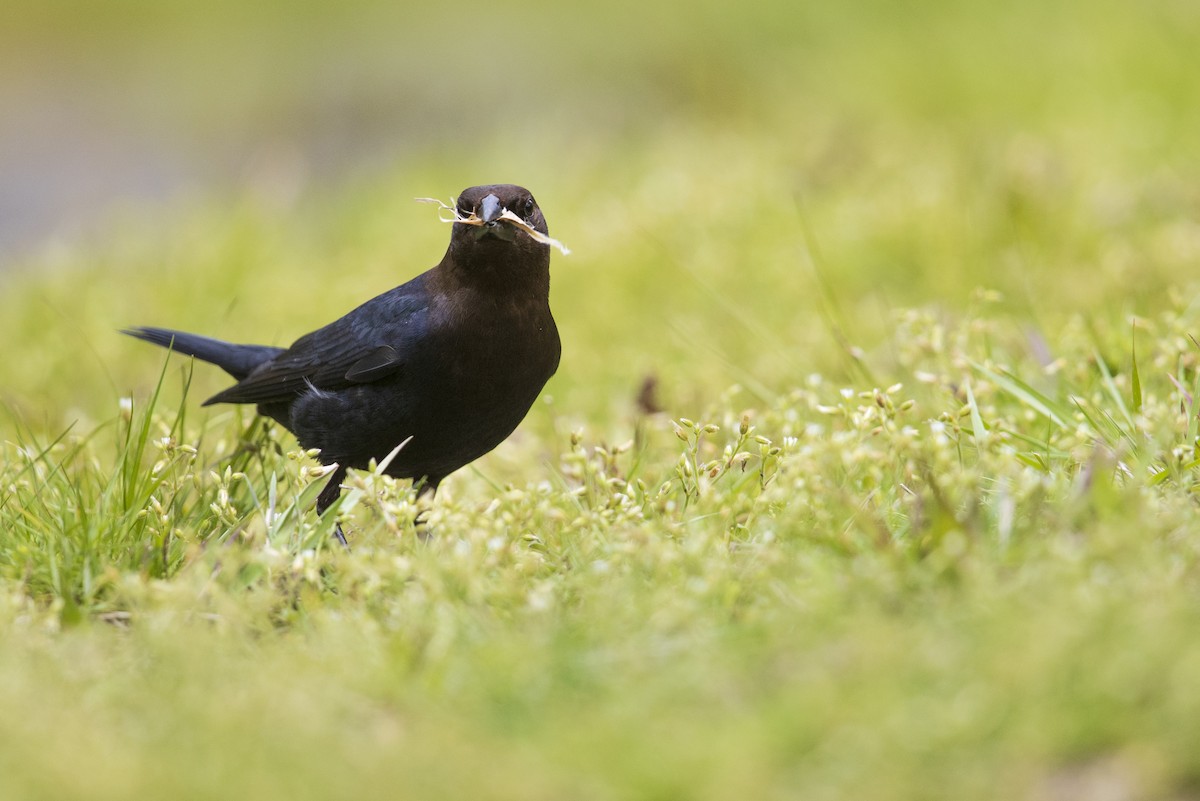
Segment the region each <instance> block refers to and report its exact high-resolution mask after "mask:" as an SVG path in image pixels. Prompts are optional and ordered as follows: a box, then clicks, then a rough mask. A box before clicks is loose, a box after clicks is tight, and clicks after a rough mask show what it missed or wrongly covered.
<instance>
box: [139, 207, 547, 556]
mask: <svg viewBox="0 0 1200 801" xmlns="http://www.w3.org/2000/svg"><path fill="white" fill-rule="evenodd" d="M455 217H456V222H455V223H454V225H453V229H452V231H451V233H450V246H449V248H447V250H446V255H445V256H443V257H442V260H441V262H439V263H438V265H437V266H436V267H434V268H433V269H431V270H429V271H428V272H426V273H423V274H422V275H419V276H417V277H416V278H414V279H412V280H411V281H409V282H408V283H406V284H403V285H402V286H399V287H396V288H395V289H392V290H390V291H388V292H385V293H383V294H382V295H379V296H378V297H376V298H373V299H371V300H369V301H367V302H366V303H364V304H363V305H361V306H359V307H358V308H357V309H355V310H354V311H352V312H350V313H349V314H347V315H346V316H345V317H342V318H341V319H339V320H336V321H334V322H332V323H330V324H329V325H327V326H325V327H324V328H321V329H318V330H316V331H314V332H312V333H311V334H307V335H305V336H303V337H300V339H298V340H296V341H295V343H293V344H292V346H291V347H290V348H286V349H285V348H276V347H270V346H266V345H234V344H230V343H227V342H221V341H219V340H216V339H209V338H208V337H203V336H197V335H195V334H187V333H183V332H180V331H171V330H168V329H164V328H131V329H128V330H126V331H125V332H124V333H126V334H129V335H131V336H134V337H137V338H138V339H144V340H146V341H147V342H153V343H155V344H157V345H162V346H164V347H171V348H173V349H174V350H176V351H178V352H180V353H186V354H188V355H191V356H195V357H196V358H197V359H201V360H203V361H206V362H211V363H213V364H215V365H217V366H218V367H221V368H222V369H224V370H225V371H226V372H227V373H229V374H230V375H232V376H233V377H234V378H236V379H237V380H238V383H236V384H235V385H233V386H232V387H230V388H229V389H226V390H224V391H222V392H219V393H217V394H216V395H214V396H213V397H211V398H209V399H208V400H207V401H205V402H204V403H205V405H206V406H207V405H209V404H213V403H254V404H257V406H258V412H259V414H263V415H266V416H268V417H271V418H273V419H274V420H276V421H278V422H279V423H280V424H281V425H283V426H284V428H287V429H288V430H289V431H291V432H292V433H294V434H295V435H296V439H297V440H299V442H300V444H301V446H303V447H304V448H319V449H320V457H319V458H320V460H321V462H322V464H326V465H332V464H336V465H337V468H336V469H335V470H334V471H333V473H332V475H331V476H330V478H329V483H328V484H327V485H326V487H325V489H324V490H322V491H321V494H320V496H319V497H318V499H317V512H318V514H319V513H322V512H324V511H325V510H326V509H328V508H329V506H330V505H332V504H333V502H334V501H335V500H337V498H338V497H339V495H340V494H341V482H342V480H343V478H344V477H345V475H346V468H348V467H353V468H357V469H362V468H365V467H367V464H368V462H369V461H370V460H372V459H375V460H377V461H382V460H383V459H384V458H385V457H386V456H388V455H389V454H390V453H391V452H392V451H393V450H394V449H395V448H396V447H397V446H398V445H400V444H401V443H405V444H404V446H403V447H402V448H401V449H400V450H399V452H398V453H396V455H395V457H394V458H393V459H392V461H391V463H390V464H389V465H388V466H387V470H386V472H387V474H388V475H391V476H395V477H397V478H411V479H414V480H417V481H422V480H423V481H424V484H423V485H422V488H421V492H422V493H425V492H429V493H432V492H434V491H435V490H436V489H437V486H438V483H439V482H440V481H441V480H442V479H443V478H445V477H446V476H447V475H449V474H450V473H452V472H454V471H455V470H457V469H458V468H460V467H462V466H463V465H465V464H467V463H469V462H471V461H474V460H475V459H478V458H479V457H480V456H483V455H484V454H485V453H487V452H488V451H490V450H492V449H493V448H495V447H496V446H497V445H499V444H500V443H501V442H502V441H503V440H504V439H505V437H507V436H508V435H509V434H510V433H512V431H513V429H515V428H516V427H517V424H518V423H520V422H521V420H522V419H523V418H524V417H525V414H526V412H528V411H529V408H530V406H532V404H533V402H534V400H536V399H537V397H538V394H539V393H540V392H541V391H542V387H543V386H545V384H546V381H547V380H548V379H549V378H550V376H552V375H554V371H555V370H556V369H557V368H558V361H559V356H560V353H561V346H560V344H559V339H558V329H557V328H556V327H555V325H554V318H553V317H552V316H551V315H550V298H549V295H550V246H549V245H548V244H545V242H546V241H547V237H546V234H547V233H548V231H547V228H546V220H545V218H544V217H543V216H542V212H541V209H539V208H538V205H537V203H536V202H535V201H534V199H533V195H531V194H530V193H529V191H528V190H526V189H523V188H521V187H519V186H511V185H506V184H501V185H493V186H475V187H471V188H470V189H466V190H464V191H463V192H462V194H460V195H459V197H458V202H457V206H456V209H455ZM517 218H519V221H518V219H517ZM464 220H466V222H464ZM527 228H528V229H532V230H533V231H536V232H538V233H540V234H541V236H537V235H536V234H532V233H530V232H529V231H528V230H526V229H527ZM338 536H339V538H340V536H341V532H340V530H339V531H338Z"/></svg>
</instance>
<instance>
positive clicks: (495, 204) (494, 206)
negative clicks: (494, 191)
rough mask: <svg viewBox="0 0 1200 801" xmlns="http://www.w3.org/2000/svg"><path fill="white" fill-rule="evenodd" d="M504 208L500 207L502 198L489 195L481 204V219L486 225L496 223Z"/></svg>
mask: <svg viewBox="0 0 1200 801" xmlns="http://www.w3.org/2000/svg"><path fill="white" fill-rule="evenodd" d="M502 211H504V208H503V207H502V206H501V205H500V198H498V197H496V196H495V195H488V196H487V197H485V198H484V199H483V202H482V203H480V204H479V219H481V220H483V222H484V224H485V225H486V224H487V223H490V222H494V221H495V220H496V218H497V217H499V216H500V212H502Z"/></svg>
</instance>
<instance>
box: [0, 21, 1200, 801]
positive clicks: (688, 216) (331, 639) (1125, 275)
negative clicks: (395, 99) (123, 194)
mask: <svg viewBox="0 0 1200 801" xmlns="http://www.w3.org/2000/svg"><path fill="white" fill-rule="evenodd" d="M626 6H628V7H626ZM113 7H114V8H115V9H117V11H114V12H112V14H111V15H108V16H105V17H104V18H103V19H96V18H93V17H91V16H89V15H91V14H94V13H95V12H94V10H92V7H91V6H90V5H89V4H84V3H64V4H63V8H65V9H67V10H68V11H67V12H64V13H70V14H74V15H75V17H76V19H77V21H78V24H79V30H80V31H83V30H87V31H92V33H91V34H87V35H85V34H83V33H76V34H74V35H70V34H66V33H63V32H62V31H61V30H59V29H58V28H57V27H56V26H55V25H54V24H53V20H52V19H51V18H50V16H49V15H48V14H47V12H46V11H45V10H44V9H43V8H42V7H40V6H36V7H35V6H29V7H28V8H24V7H22V8H21V9H18V10H15V11H16V12H17V13H14V14H13V19H14V20H15V21H14V22H13V23H12V25H10V26H9V31H10V33H9V34H3V35H8V36H11V38H12V40H13V41H16V40H17V39H18V38H20V37H21V36H25V35H28V36H29V37H34V38H33V39H32V41H38V39H37V37H43V39H44V40H46V41H53V42H58V43H59V44H62V43H64V42H65V43H67V44H70V45H71V46H72V47H71V48H67V47H66V45H63V47H62V50H63V52H66V51H67V50H70V52H72V53H75V54H77V55H78V54H79V53H82V54H83V55H79V56H78V58H80V59H81V63H82V61H86V60H87V59H89V58H93V57H94V58H96V59H98V60H99V61H102V62H104V63H106V64H107V65H108V66H107V68H106V69H108V70H109V72H108V73H105V74H107V75H109V76H110V77H109V78H108V79H107V80H110V81H111V86H112V87H120V86H126V85H127V86H130V87H131V89H130V93H131V94H132V95H133V96H136V97H142V96H143V95H144V96H145V97H147V98H150V97H153V96H154V94H153V92H154V91H155V84H154V81H156V80H161V81H163V85H164V86H166V87H168V88H170V89H171V92H169V93H168V94H167V95H164V101H163V105H162V108H164V109H166V110H167V112H169V113H170V114H174V115H176V116H175V117H173V118H172V119H174V124H179V125H180V126H181V127H182V128H186V129H187V130H189V131H192V132H193V133H194V134H195V136H197V137H198V138H200V139H202V138H203V137H202V136H201V134H199V133H195V132H196V131H203V130H204V128H203V125H204V124H214V123H211V120H213V119H218V118H219V119H232V120H234V121H235V122H237V124H239V125H243V124H244V125H245V126H246V129H247V130H254V131H259V132H260V133H261V132H263V131H265V132H266V133H265V134H263V135H264V136H266V137H267V138H269V137H271V136H275V135H277V134H278V131H280V130H287V122H288V120H290V119H293V118H294V117H297V116H303V109H304V105H303V102H302V101H303V99H304V98H305V97H308V96H309V95H310V94H312V93H313V92H318V91H322V92H332V93H334V94H336V92H337V89H336V82H335V81H334V80H333V79H332V78H330V79H329V81H328V82H326V83H325V84H320V83H319V82H317V83H316V84H314V82H313V79H314V75H315V74H316V73H317V72H318V70H317V67H316V66H313V65H314V64H315V63H316V62H314V61H312V59H314V58H315V56H313V55H312V53H313V52H317V51H320V48H319V47H317V45H318V44H324V46H325V47H326V48H327V49H330V50H334V49H337V47H341V46H350V45H352V44H353V45H357V46H358V49H357V50H354V51H353V52H352V53H351V54H350V55H349V56H347V57H346V58H347V59H348V61H346V64H347V65H349V66H347V68H346V70H345V75H344V76H343V77H345V78H346V80H347V81H348V82H349V84H348V85H350V86H352V87H355V88H354V91H356V92H361V93H362V95H361V96H362V97H363V98H367V100H370V99H372V98H377V97H378V96H380V95H384V96H389V97H390V96H391V95H390V94H389V93H390V92H392V91H393V89H394V88H395V86H397V85H401V84H402V85H403V87H407V90H411V92H410V95H406V97H410V96H411V97H415V98H416V100H414V101H413V102H414V104H415V105H413V106H412V107H411V114H410V115H409V116H410V117H411V118H412V119H413V120H414V123H413V131H412V132H410V135H408V138H406V139H405V141H406V143H407V145H406V149H405V150H404V151H403V152H398V153H396V154H395V155H394V156H393V157H392V158H390V159H389V160H387V161H386V162H384V163H383V164H382V166H378V167H377V168H373V169H370V170H365V171H361V172H358V173H355V174H354V176H353V177H352V178H350V179H346V180H342V181H332V180H329V181H321V180H318V179H315V178H314V179H312V180H310V181H307V182H305V181H300V182H299V183H298V184H297V183H296V181H294V180H293V179H295V178H296V176H295V175H293V174H292V173H289V172H288V171H287V170H286V169H282V168H281V169H282V172H281V171H280V170H279V169H274V168H272V169H268V170H265V171H263V172H261V173H254V175H252V176H251V179H248V180H247V181H246V182H245V183H237V182H234V188H232V189H218V190H213V191H208V192H195V193H191V194H186V195H184V196H181V197H179V198H177V199H173V200H171V201H170V202H168V203H163V204H156V205H155V206H154V207H150V206H148V205H147V206H137V205H130V206H127V207H126V208H124V209H123V210H121V211H119V212H116V213H113V214H111V215H109V216H107V217H105V218H104V222H103V225H102V226H100V227H99V228H98V229H96V230H93V231H92V232H91V233H90V234H88V235H87V236H83V237H78V238H74V239H70V240H63V241H60V242H58V243H55V244H53V245H46V246H45V247H40V248H34V249H33V250H31V251H28V252H27V253H26V255H24V256H23V257H22V258H21V259H20V260H19V261H18V262H17V263H15V264H13V265H11V266H10V267H9V268H8V269H7V270H6V272H5V273H4V274H2V275H0V339H2V340H3V342H4V343H5V348H4V358H3V359H0V442H2V445H0V448H2V450H0V798H5V799H43V798H44V799H65V798H87V799H109V798H111V799H125V798H167V797H171V798H180V799H192V798H196V799H201V798H214V799H215V798H237V797H243V798H255V799H275V798H279V799H307V798H342V797H347V796H351V795H353V796H355V797H359V798H413V799H439V798H445V799H465V798H482V799H522V801H530V800H532V799H547V800H549V799H581V801H582V800H587V799H596V800H597V801H599V800H601V799H617V798H642V799H664V800H665V799H677V798H678V799H693V798H695V799H734V798H748V799H749V798H754V799H806V800H807V799H841V798H863V799H943V798H944V799H1014V798H1020V799H1075V798H1089V799H1118V800H1122V799H1143V798H1149V799H1172V800H1176V801H1183V800H1184V799H1196V798H1200V747H1197V743H1200V637H1197V632H1198V631H1200V525H1198V519H1197V512H1198V507H1197V498H1196V492H1197V488H1198V487H1200V483H1198V479H1200V473H1198V470H1200V452H1198V451H1197V441H1198V439H1197V438H1198V434H1200V417H1198V412H1200V343H1198V342H1197V338H1200V280H1198V276H1200V136H1197V135H1196V131H1197V130H1200V71H1197V70H1196V69H1195V68H1194V66H1195V65H1194V54H1195V52H1196V51H1197V47H1200V14H1198V13H1197V10H1196V7H1195V6H1194V5H1193V4H1191V3H1187V2H1169V1H1168V0H1155V1H1154V2H1149V3H1143V4H1125V3H1117V2H1115V1H1110V0H1099V2H1083V0H1051V2H1033V0H1029V2H1017V3H1010V4H985V3H972V2H966V0H963V1H962V2H954V1H953V0H938V1H937V2H934V1H933V0H931V1H930V2H920V3H915V4H911V6H910V7H908V8H905V9H904V10H903V11H901V10H900V8H899V6H895V5H894V4H891V3H885V2H882V0H880V1H879V2H862V3H857V4H852V5H851V4H847V5H844V6H841V5H839V4H828V3H794V2H786V3H785V2H768V3H763V4H758V5H756V7H754V8H746V9H742V10H734V9H732V8H726V7H725V4H716V3H712V4H705V3H701V4H700V5H698V6H697V5H695V4H687V5H684V4H665V5H664V4H660V5H657V6H655V5H645V4H639V5H638V6H633V5H632V4H621V3H617V4H608V5H605V6H603V7H594V8H588V9H584V10H576V11H570V12H568V11H566V10H564V9H565V8H567V7H566V6H563V7H562V8H560V7H559V6H558V5H551V4H544V5H543V4H539V3H533V4H525V5H523V6H522V7H521V8H514V9H511V10H505V9H500V10H493V11H484V10H471V11H469V13H468V11H467V10H464V9H462V8H460V7H455V8H454V9H453V10H452V13H451V10H444V11H439V10H435V9H426V10H423V11H413V12H411V13H412V18H411V19H406V18H404V17H403V16H402V15H399V14H397V12H396V11H394V10H392V9H391V8H390V6H387V5H385V4H382V3H371V2H361V3H358V4H355V5H353V6H351V7H350V10H349V11H344V12H340V13H339V14H335V15H332V17H331V18H329V19H326V15H328V14H329V12H327V11H325V10H323V7H321V6H319V5H318V4H299V5H297V6H296V9H297V10H295V11H294V13H293V10H292V9H293V7H292V6H291V5H288V6H286V7H285V6H284V5H283V4H281V3H278V4H277V3H266V4H260V5H258V6H255V8H256V9H258V10H255V11H249V10H245V11H239V10H238V9H240V8H241V6H240V5H236V4H233V3H216V4H215V5H213V6H206V7H205V9H206V10H205V11H200V10H198V9H190V8H188V7H186V6H185V5H184V4H179V5H172V4H163V5H162V6H161V7H159V6H156V8H160V9H161V11H160V12H159V13H157V14H153V15H148V16H147V15H144V14H142V12H144V11H146V9H147V8H148V6H146V7H144V6H143V5H142V4H140V3H138V2H133V0H122V2H119V3H116V4H114V6H113ZM209 14H212V15H215V16H213V17H212V18H210V17H209ZM471 14H475V15H477V18H476V19H475V21H474V22H473V23H471V24H468V19H469V18H470V17H471ZM201 21H203V24H201ZM277 23H278V25H277ZM222 24H229V25H233V26H235V30H237V31H238V32H239V35H238V36H236V37H224V35H223V33H222V31H224V28H223V27H222ZM268 31H270V32H273V33H275V34H277V35H278V37H279V41H273V40H271V41H270V47H269V48H268V46H267V45H265V44H262V43H263V42H266V41H268V39H267V38H265V37H266V36H267V32H268ZM14 32H15V33H14ZM3 35H0V36H3ZM497 36H503V37H506V41H508V42H510V43H511V45H512V47H511V52H510V51H505V50H502V49H497V48H494V47H492V46H491V45H492V42H493V38H494V37H497ZM54 37H61V38H54ZM218 40H220V41H221V42H222V43H223V49H221V50H220V51H219V54H215V51H214V52H210V50H209V49H208V48H207V47H206V45H208V44H212V43H213V42H215V41H218ZM22 41H26V40H25V39H22ZM76 45H77V46H78V47H76ZM80 48H81V49H80ZM0 49H4V50H5V52H7V53H8V55H6V56H3V57H2V58H4V59H9V61H0V65H3V66H4V67H5V71H6V72H7V73H8V74H9V75H10V76H12V75H15V74H16V73H15V72H14V71H13V69H12V64H13V63H15V62H13V61H12V59H13V58H14V55H13V53H14V50H13V48H7V49H5V48H0ZM34 49H35V48H30V49H29V53H26V54H25V55H29V54H30V53H32V52H33V50H34ZM47 52H48V53H51V54H53V53H55V52H58V51H56V50H55V49H54V48H48V49H44V50H40V51H38V57H39V58H48V57H49V56H46V53H47ZM322 52H323V51H322ZM16 55H17V57H20V56H21V53H19V52H18V53H17V54H16ZM31 57H32V56H31ZM147 64H149V65H159V66H160V67H161V68H160V69H150V68H149V67H147ZM223 71H224V72H223ZM241 75H244V76H246V78H245V80H239V79H238V76H241ZM372 76H376V77H377V78H378V84H376V85H375V90H376V91H377V92H379V93H380V95H372V94H370V92H369V91H368V90H369V89H370V87H371V86H372V84H371V83H370V80H369V79H370V78H371V77H372ZM379 76H383V77H379ZM398 76H399V77H398ZM102 77H103V76H102ZM98 80H99V79H98ZM389 81H390V82H391V83H389ZM101 82H103V81H101ZM397 82H398V83H397ZM364 85H366V88H363V87H364ZM314 86H315V88H314ZM331 86H333V87H335V88H330V87H331ZM380 87H382V88H380ZM403 87H402V88H403ZM157 88H158V89H159V90H162V89H163V87H161V86H160V87H157ZM346 91H347V92H349V91H351V90H350V89H346ZM395 91H401V90H400V89H395ZM139 93H140V94H139ZM114 96H115V95H114ZM267 100H270V101H271V102H269V103H268V102H267ZM139 102H140V101H139ZM366 102H367V101H366V100H364V101H363V103H366ZM368 105H369V104H368ZM264 108H266V109H267V110H266V111H264V110H263V109H264ZM256 115H268V116H269V119H267V118H266V117H263V116H256ZM271 115H274V116H271ZM202 121H209V122H208V123H204V122H202ZM268 161H271V160H270V159H268ZM271 163H272V164H274V163H275V162H273V161H271ZM283 163H285V164H286V163H287V162H286V160H284V162H283ZM264 176H265V177H264ZM492 181H516V182H519V183H522V184H525V185H527V186H529V187H530V188H531V189H532V190H533V191H534V193H535V194H536V195H537V197H538V200H539V202H540V204H541V206H542V208H543V209H544V210H545V212H546V215H547V218H548V220H549V222H550V229H551V233H552V235H554V236H556V237H558V238H560V239H562V240H563V241H564V242H565V243H566V244H567V245H569V246H570V247H571V248H572V251H573V253H572V254H571V255H570V256H568V257H562V256H559V255H557V254H556V255H555V256H554V259H553V264H552V271H553V290H552V305H553V308H554V311H555V315H556V318H557V319H558V321H559V327H560V330H561V332H562V335H563V340H564V354H563V362H562V367H561V368H560V371H559V374H558V375H557V376H556V377H555V378H554V379H553V380H552V381H551V383H550V384H549V386H548V387H547V389H546V393H545V396H544V398H543V401H542V402H540V403H539V404H537V405H536V406H535V408H534V409H533V411H532V412H531V413H530V416H529V418H528V419H527V420H526V422H525V423H524V424H523V425H522V427H521V428H520V429H519V430H518V432H517V433H516V434H514V435H513V437H512V438H510V440H509V441H508V442H506V443H505V444H504V445H503V446H501V447H500V448H499V449H498V450H497V451H495V452H494V453H493V454H491V455H489V456H487V457H486V458H484V459H483V460H481V461H480V462H478V463H477V464H476V465H473V466H471V467H469V468H466V469H464V470H462V471H461V472H460V473H458V474H455V475H454V476H453V477H452V478H450V479H449V480H447V481H446V482H445V483H444V484H443V485H442V489H441V490H440V491H439V493H438V496H437V499H436V501H435V503H434V504H433V508H432V511H431V512H430V523H431V526H432V529H433V531H434V532H435V534H434V536H433V537H432V538H430V539H428V540H425V541H423V540H421V539H419V538H417V537H416V536H415V534H414V530H413V525H412V517H413V514H414V512H415V507H414V499H413V494H412V492H411V491H410V488H409V487H408V486H407V485H406V484H405V483H404V482H399V483H397V482H393V481H391V480H389V479H386V478H384V477H380V476H375V475H372V474H369V473H359V474H356V475H354V476H353V477H352V482H351V483H352V485H353V490H352V491H351V492H349V493H348V497H347V501H346V503H344V504H343V506H342V512H343V519H344V521H345V525H346V529H347V532H348V535H349V537H350V540H351V545H352V549H351V551H350V552H345V551H343V550H342V549H340V548H338V547H334V543H331V541H330V536H329V534H330V528H331V526H332V521H331V520H326V521H320V520H318V519H316V517H315V515H314V514H313V512H312V510H311V504H312V501H313V499H314V497H315V495H314V492H313V490H314V489H315V485H314V484H313V482H312V474H313V470H314V468H315V466H316V463H315V462H314V461H313V460H312V459H310V458H307V457H306V456H305V455H304V454H301V453H298V452H296V448H297V445H296V443H295V441H294V440H293V439H291V438H290V436H289V435H287V434H286V432H283V431H281V430H280V429H278V428H277V427H273V426H269V425H267V424H265V423H263V422H262V421H258V420H255V418H254V417H253V415H252V414H250V411H249V410H245V409H240V408H230V407H216V408H204V409H202V408H201V407H200V402H201V401H202V400H203V398H205V397H207V396H208V395H209V394H211V393H212V392H215V391H216V390H218V389H219V388H221V387H223V386H224V385H225V384H226V379H225V378H224V377H223V376H222V375H221V374H220V373H219V371H218V370H216V369H215V368H210V367H208V366H206V365H195V366H194V367H193V365H190V364H189V363H188V362H187V361H186V360H184V359H177V358H172V359H166V358H165V356H164V354H163V353H162V352H160V351H157V350H154V349H151V348H148V347H146V346H144V345H141V344H139V343H136V342H134V341H132V340H129V339H127V338H124V337H120V336H119V335H118V334H117V333H116V329H118V328H121V327H123V326H126V325H129V324H163V325H170V326H174V327H179V328H183V329H187V330H194V331H197V332H201V333H210V334H212V333H217V334H221V335H224V336H226V337H228V338H230V339H235V340H239V341H253V342H263V343H273V344H285V343H287V342H290V341H291V339H292V338H294V337H295V336H297V335H299V334H301V333H303V332H306V331H309V330H311V329H312V328H314V327H316V326H318V325H320V324H322V323H324V322H327V321H328V320H330V319H332V318H334V317H335V316H337V315H339V314H341V313H343V312H345V311H346V310H348V309H349V308H351V307H352V306H354V305H355V304H356V303H358V302H360V301H361V300H363V299H365V298H367V297H370V296H372V295H374V294H377V293H378V292H380V291H383V290H385V289H387V288H390V287H391V286H393V285H395V284H398V283H400V282H401V281H403V280H406V279H407V278H409V277H411V276H412V275H414V274H416V273H417V272H419V271H421V270H423V269H425V268H427V267H429V266H431V265H432V264H434V263H435V262H436V261H437V259H438V258H439V257H440V255H441V253H442V250H443V249H444V247H445V241H446V239H447V237H448V229H447V227H446V226H444V225H442V224H441V223H439V222H438V221H437V219H436V216H435V215H434V213H433V212H432V210H431V209H429V208H428V207H425V206H421V205H417V204H415V203H413V202H412V198H413V197H416V196H428V195H437V196H443V197H449V196H450V195H452V194H454V193H456V192H457V191H458V190H459V189H461V188H463V187H465V186H467V185H470V184H473V183H485V182H492ZM295 186H299V187H300V188H299V189H295ZM647 380H651V381H653V382H654V383H655V385H656V395H657V397H656V399H655V401H656V403H655V405H657V406H658V407H661V411H658V412H652V411H650V410H647V409H646V408H645V406H646V404H644V403H641V402H639V393H640V391H641V389H642V387H643V384H644V383H645V382H646V381H647Z"/></svg>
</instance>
